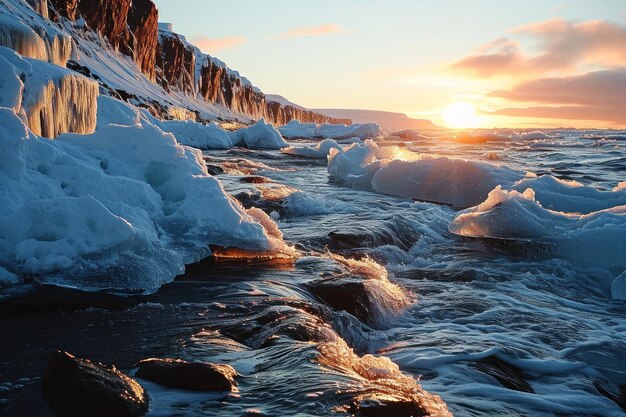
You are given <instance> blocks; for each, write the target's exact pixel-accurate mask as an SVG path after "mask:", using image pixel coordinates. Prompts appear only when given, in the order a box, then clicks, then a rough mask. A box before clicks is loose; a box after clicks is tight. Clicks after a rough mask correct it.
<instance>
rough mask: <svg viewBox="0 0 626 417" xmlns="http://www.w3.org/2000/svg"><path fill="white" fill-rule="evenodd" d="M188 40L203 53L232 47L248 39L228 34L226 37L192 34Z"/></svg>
mask: <svg viewBox="0 0 626 417" xmlns="http://www.w3.org/2000/svg"><path fill="white" fill-rule="evenodd" d="M189 42H191V43H192V44H194V45H196V46H197V47H198V48H200V49H201V50H202V52H205V53H212V52H216V51H219V50H222V49H227V48H232V47H235V46H238V45H243V44H244V43H247V42H248V40H247V39H246V38H244V37H241V36H230V37H226V38H209V37H207V36H204V35H194V36H192V37H191V38H190V39H189Z"/></svg>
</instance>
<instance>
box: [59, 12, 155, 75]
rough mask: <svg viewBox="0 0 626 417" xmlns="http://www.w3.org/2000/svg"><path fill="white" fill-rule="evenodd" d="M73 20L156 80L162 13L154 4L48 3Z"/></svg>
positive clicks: (60, 13) (61, 14)
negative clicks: (79, 21)
mask: <svg viewBox="0 0 626 417" xmlns="http://www.w3.org/2000/svg"><path fill="white" fill-rule="evenodd" d="M48 1H49V2H50V4H51V5H52V7H53V9H54V10H55V11H56V12H57V13H58V14H59V15H60V16H63V17H65V18H67V19H69V20H72V21H74V20H76V19H78V18H83V19H84V20H85V22H86V23H87V26H88V27H89V28H90V29H92V30H93V31H95V32H97V33H99V34H100V35H101V36H102V37H104V38H105V39H107V40H108V41H109V43H110V44H111V46H113V47H114V48H116V49H118V50H119V51H120V52H122V53H124V54H125V55H128V56H130V57H131V58H133V59H134V60H135V62H136V63H137V66H138V67H139V69H140V70H141V72H143V73H144V74H145V75H146V76H147V77H148V78H149V79H150V80H154V78H155V57H156V53H155V52H156V46H157V33H158V19H159V17H158V16H159V15H158V11H157V9H156V6H155V5H154V3H152V1H150V0H48Z"/></svg>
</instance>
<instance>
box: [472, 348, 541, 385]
mask: <svg viewBox="0 0 626 417" xmlns="http://www.w3.org/2000/svg"><path fill="white" fill-rule="evenodd" d="M474 367H475V368H476V369H478V370H479V371H481V372H484V373H486V374H487V375H489V376H492V377H493V378H495V379H496V380H497V381H498V382H499V383H500V384H501V385H502V386H504V387H506V388H508V389H512V390H515V391H522V392H529V393H532V394H534V393H535V391H534V390H533V388H532V387H531V386H530V384H529V383H528V382H527V381H526V379H525V378H524V374H523V373H522V371H521V370H520V369H519V368H517V367H516V366H513V365H511V364H509V363H507V362H505V361H503V360H502V359H500V358H498V357H497V356H495V355H491V356H487V357H486V358H483V359H480V360H479V361H477V362H476V363H475V364H474Z"/></svg>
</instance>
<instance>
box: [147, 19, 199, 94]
mask: <svg viewBox="0 0 626 417" xmlns="http://www.w3.org/2000/svg"><path fill="white" fill-rule="evenodd" d="M157 48H158V49H157V55H156V66H157V67H158V68H159V74H160V79H158V81H159V82H160V84H161V85H163V86H164V87H165V88H166V89H169V88H176V89H177V90H180V91H183V92H185V93H187V94H190V95H192V94H194V92H195V91H196V85H195V68H196V56H195V53H194V50H193V48H191V47H189V46H187V45H186V44H185V43H184V42H183V40H182V39H181V38H180V36H178V35H177V34H175V33H172V32H166V31H159V36H158V45H157Z"/></svg>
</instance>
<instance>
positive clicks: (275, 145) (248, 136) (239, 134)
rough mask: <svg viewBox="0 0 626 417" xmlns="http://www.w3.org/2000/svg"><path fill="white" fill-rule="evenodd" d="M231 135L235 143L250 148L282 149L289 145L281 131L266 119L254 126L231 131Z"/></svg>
mask: <svg viewBox="0 0 626 417" xmlns="http://www.w3.org/2000/svg"><path fill="white" fill-rule="evenodd" d="M230 137H231V140H232V143H233V144H234V145H236V146H245V147H247V148H250V149H281V148H286V147H287V146H289V145H287V142H285V139H283V137H282V136H281V134H280V132H279V131H278V130H276V128H275V127H274V126H272V125H271V124H269V123H266V122H265V120H264V119H260V120H259V121H258V122H256V123H255V124H253V125H252V126H249V127H244V128H242V129H239V130H235V131H233V132H230Z"/></svg>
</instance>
